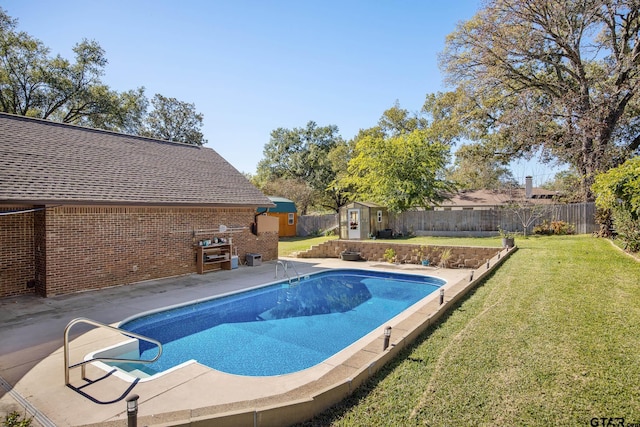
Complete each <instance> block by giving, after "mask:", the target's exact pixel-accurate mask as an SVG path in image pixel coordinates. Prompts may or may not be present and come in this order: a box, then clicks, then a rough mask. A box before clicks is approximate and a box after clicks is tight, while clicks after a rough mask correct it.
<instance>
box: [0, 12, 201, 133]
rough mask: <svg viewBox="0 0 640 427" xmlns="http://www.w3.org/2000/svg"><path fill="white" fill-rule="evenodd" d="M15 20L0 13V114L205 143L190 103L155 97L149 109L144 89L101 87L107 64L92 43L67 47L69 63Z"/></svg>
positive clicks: (199, 124) (98, 49)
mask: <svg viewBox="0 0 640 427" xmlns="http://www.w3.org/2000/svg"><path fill="white" fill-rule="evenodd" d="M16 27H17V20H15V19H12V18H11V17H10V16H9V15H7V14H6V13H5V11H4V10H3V9H2V8H0V111H3V112H6V113H11V114H17V115H22V116H29V117H38V118H41V119H48V120H54V121H58V122H63V123H73V124H78V125H83V126H88V127H93V128H98V129H106V130H112V131H117V132H123V133H128V134H132V135H146V136H151V137H156V138H162V139H168V140H172V141H181V142H187V143H192V144H197V145H202V144H204V143H205V142H206V140H205V139H204V138H203V136H202V133H201V132H200V127H201V126H202V115H201V114H198V113H196V112H195V108H194V106H193V104H188V103H184V102H180V101H178V100H176V99H174V98H165V97H162V96H161V95H156V97H154V99H153V100H152V104H153V106H154V110H153V111H151V113H147V109H148V105H149V101H148V100H147V98H146V96H145V94H144V88H138V89H135V90H129V91H125V92H121V93H119V92H117V91H114V90H112V89H110V88H109V87H108V86H107V85H105V84H103V83H102V81H101V77H102V75H103V73H104V68H105V66H106V64H107V59H106V57H105V52H104V50H103V49H102V47H100V45H99V44H98V43H97V42H96V41H89V40H83V41H82V42H80V43H78V44H76V45H75V46H74V47H73V52H74V54H75V62H70V61H69V60H67V59H65V58H62V57H61V56H60V55H58V56H55V57H50V55H49V53H50V52H49V48H47V47H46V46H45V45H44V44H43V43H42V42H41V41H40V40H38V39H35V38H33V37H31V36H30V35H28V34H27V33H24V32H17V31H16Z"/></svg>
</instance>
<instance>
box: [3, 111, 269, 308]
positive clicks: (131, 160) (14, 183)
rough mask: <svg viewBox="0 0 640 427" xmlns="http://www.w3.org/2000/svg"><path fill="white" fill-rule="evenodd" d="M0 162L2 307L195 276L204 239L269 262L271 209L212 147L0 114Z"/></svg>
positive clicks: (254, 189) (261, 195)
mask: <svg viewBox="0 0 640 427" xmlns="http://www.w3.org/2000/svg"><path fill="white" fill-rule="evenodd" d="M0 153H1V154H0V297H6V296H13V295H20V294H26V293H33V292H36V293H38V294H40V295H42V296H52V295H59V294H66V293H71V292H77V291H81V290H88V289H98V288H103V287H108V286H114V285H123V284H130V283H134V282H139V281H143V280H148V279H155V278H161V277H169V276H175V275H182V274H190V273H194V272H195V271H196V261H195V248H194V245H196V244H197V242H198V241H200V240H202V239H206V238H212V237H223V238H232V241H233V247H234V249H235V250H236V251H237V254H238V256H239V259H244V257H245V254H246V253H260V254H262V257H263V259H264V260H270V259H274V258H277V251H278V234H277V233H275V232H260V229H259V227H258V228H257V230H256V228H255V227H253V223H254V221H256V210H257V209H258V208H261V207H272V206H273V203H271V201H270V200H269V199H268V198H267V197H266V196H265V195H264V194H262V193H261V192H260V191H259V190H258V189H257V188H255V187H254V186H253V185H252V184H251V183H250V182H249V181H248V180H247V179H246V178H245V177H244V176H243V175H242V174H241V173H240V172H238V171H237V170H236V169H235V168H234V167H233V166H231V165H230V164H229V163H228V162H227V161H225V160H224V159H223V158H222V157H221V156H220V155H219V154H218V153H216V152H215V151H214V150H212V149H210V148H205V147H198V146H193V145H187V144H181V143H174V142H167V141H160V140H154V139H149V138H142V137H135V136H128V135H123V134H118V133H114V132H108V131H102V130H95V129H89V128H83V127H78V126H72V125H66V124H61V123H56V122H49V121H44V120H38V119H32V118H27V117H22V116H13V115H9V114H2V113H0ZM220 225H224V226H225V227H226V229H227V231H226V232H225V233H220V230H221V229H224V228H225V227H220ZM252 231H254V232H255V233H256V234H253V233H252ZM211 274H215V273H211Z"/></svg>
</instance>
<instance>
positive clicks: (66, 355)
mask: <svg viewBox="0 0 640 427" xmlns="http://www.w3.org/2000/svg"><path fill="white" fill-rule="evenodd" d="M78 323H86V324H88V325H93V326H97V327H99V328H105V329H109V330H111V331H115V332H118V333H120V334H122V335H125V336H127V337H129V338H135V339H138V340H143V341H148V342H150V343H153V344H155V345H157V346H158V354H157V355H156V357H154V358H153V359H149V360H145V359H124V358H116V357H94V358H91V359H89V360H84V361H82V362H78V363H76V364H74V365H69V331H70V330H71V328H72V327H73V326H74V325H76V324H78ZM161 355H162V344H161V343H160V341H158V340H155V339H153V338H149V337H145V336H144V335H140V334H136V333H135V332H130V331H125V330H124V329H120V328H116V327H114V326H110V325H107V324H104V323H101V322H98V321H95V320H91V319H87V318H86V317H78V318H76V319H73V320H72V321H70V322H69V324H67V326H66V328H64V385H67V386H68V385H69V370H70V369H71V368H77V367H78V366H81V367H82V378H83V379H85V378H86V374H85V373H86V368H85V366H86V365H87V363H90V362H94V361H96V360H99V361H102V362H128V363H153V362H155V361H156V360H158V359H159V358H160V356H161Z"/></svg>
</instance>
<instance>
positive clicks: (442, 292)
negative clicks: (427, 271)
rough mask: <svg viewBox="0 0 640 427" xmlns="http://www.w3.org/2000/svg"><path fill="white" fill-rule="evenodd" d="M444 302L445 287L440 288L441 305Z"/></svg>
mask: <svg viewBox="0 0 640 427" xmlns="http://www.w3.org/2000/svg"><path fill="white" fill-rule="evenodd" d="M442 304H444V289H442V288H440V305H442Z"/></svg>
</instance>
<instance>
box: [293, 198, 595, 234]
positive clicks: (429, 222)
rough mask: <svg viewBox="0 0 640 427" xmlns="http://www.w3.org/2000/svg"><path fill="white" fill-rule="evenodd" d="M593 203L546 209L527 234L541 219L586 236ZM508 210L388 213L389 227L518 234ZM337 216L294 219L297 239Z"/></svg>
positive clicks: (591, 223)
mask: <svg viewBox="0 0 640 427" xmlns="http://www.w3.org/2000/svg"><path fill="white" fill-rule="evenodd" d="M536 209H537V208H534V209H533V210H531V209H528V208H523V209H521V210H520V211H519V212H518V214H520V216H521V217H522V216H524V217H525V218H531V215H535V214H536ZM595 212H596V208H595V204H594V203H573V204H563V205H552V206H547V207H545V209H544V214H543V215H541V216H539V217H538V218H536V219H535V220H532V221H531V223H530V224H528V227H527V234H531V233H532V231H533V228H534V227H535V226H536V225H539V224H541V223H542V222H543V221H544V220H547V221H553V220H560V221H564V222H567V223H569V224H571V225H573V227H574V229H575V232H576V233H577V234H589V233H593V232H596V231H598V229H599V226H598V225H597V224H596V222H595ZM518 214H516V212H514V211H513V210H511V209H507V208H503V209H491V210H451V211H432V210H424V211H408V212H402V213H399V214H394V213H389V227H390V228H392V229H393V230H394V232H396V233H402V234H405V235H407V234H416V235H426V236H477V237H480V236H493V235H496V234H498V227H500V228H502V229H503V230H507V231H518V232H520V233H522V231H523V225H522V220H521V219H520V218H518ZM338 225H339V224H338V215H337V214H331V215H305V216H300V217H299V218H298V227H297V232H298V236H308V235H311V234H321V233H324V232H325V231H326V230H330V229H333V228H334V227H337V226H338Z"/></svg>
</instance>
